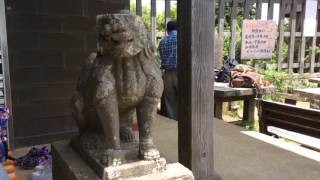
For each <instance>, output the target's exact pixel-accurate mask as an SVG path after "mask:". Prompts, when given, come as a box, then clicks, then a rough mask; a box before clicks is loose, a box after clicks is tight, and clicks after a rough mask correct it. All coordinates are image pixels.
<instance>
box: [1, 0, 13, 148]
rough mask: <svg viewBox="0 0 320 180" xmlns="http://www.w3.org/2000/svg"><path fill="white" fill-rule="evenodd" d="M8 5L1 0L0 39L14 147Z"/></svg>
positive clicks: (9, 130) (10, 144) (6, 100)
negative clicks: (7, 23)
mask: <svg viewBox="0 0 320 180" xmlns="http://www.w3.org/2000/svg"><path fill="white" fill-rule="evenodd" d="M5 11H6V6H5V3H4V0H0V40H1V42H0V43H1V45H0V46H1V52H2V70H3V71H2V72H3V81H4V99H5V105H6V107H7V108H9V110H10V113H11V115H10V119H9V122H8V132H9V133H8V138H9V147H10V149H13V148H14V142H13V140H14V133H13V131H14V129H13V121H14V120H13V116H14V114H13V112H12V97H11V83H10V82H11V81H10V71H9V52H8V42H7V25H6V12H5Z"/></svg>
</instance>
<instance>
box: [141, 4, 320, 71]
mask: <svg viewBox="0 0 320 180" xmlns="http://www.w3.org/2000/svg"><path fill="white" fill-rule="evenodd" d="M178 1H179V0H178ZM306 1H307V0H217V3H216V22H217V23H216V29H217V32H218V33H217V35H218V36H219V38H218V39H220V40H222V41H223V40H224V41H226V42H228V43H227V44H226V43H225V46H226V45H229V47H228V48H227V49H228V50H227V51H228V52H224V53H225V54H226V53H227V57H225V59H226V58H236V59H238V60H240V59H239V58H240V56H239V54H240V49H241V48H239V46H241V44H239V43H240V42H241V28H239V27H242V24H241V23H242V20H243V19H268V20H275V21H277V22H278V29H277V33H276V46H275V47H276V48H275V50H274V58H273V60H272V61H269V62H267V63H266V64H267V66H265V67H260V68H266V67H267V68H268V67H270V66H273V67H275V68H277V69H278V71H282V70H288V72H289V73H300V74H304V73H315V72H320V55H319V54H320V38H319V37H320V32H319V31H320V24H319V23H318V22H320V21H319V19H320V18H319V14H320V13H319V9H320V6H319V4H320V0H314V1H317V2H318V4H317V5H318V7H317V8H316V9H317V14H316V17H317V24H316V28H317V29H316V33H315V35H314V36H313V37H306V36H305V35H304V27H303V25H304V21H305V12H306V11H307V10H306V7H307V6H306ZM170 2H171V1H170V0H165V17H166V18H165V19H166V21H168V20H170V18H171V14H170V8H171V7H170ZM150 3H151V14H150V15H151V29H152V30H151V34H152V41H153V42H155V41H156V34H157V32H156V0H150ZM178 3H179V2H178ZM141 6H142V5H141V0H136V11H137V12H136V13H137V14H138V15H141V14H142V7H141ZM275 15H276V16H275ZM242 17H243V18H242ZM224 49H226V48H224ZM240 61H241V62H242V63H245V62H246V60H240ZM259 61H261V60H254V62H255V66H256V67H257V68H259V64H260V63H257V62H259Z"/></svg>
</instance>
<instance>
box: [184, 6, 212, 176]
mask: <svg viewBox="0 0 320 180" xmlns="http://www.w3.org/2000/svg"><path fill="white" fill-rule="evenodd" d="M214 9H215V0H183V1H178V24H179V31H178V36H179V37H178V44H179V47H178V57H179V59H178V79H179V116H178V119H179V133H178V134H179V138H178V139H179V162H180V163H182V164H183V165H185V166H187V167H188V168H190V169H191V170H192V172H193V173H194V176H195V178H196V179H202V178H209V177H210V179H211V178H214V177H215V176H216V175H215V173H214V167H213V164H214V159H213V118H214V111H213V109H214V107H213V106H214V94H213V93H214V92H213V83H214V78H213V62H214V53H213V48H214V41H213V38H214V37H213V36H214V31H213V29H214V21H213V19H214ZM215 179H216V178H215Z"/></svg>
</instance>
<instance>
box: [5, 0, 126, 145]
mask: <svg viewBox="0 0 320 180" xmlns="http://www.w3.org/2000/svg"><path fill="white" fill-rule="evenodd" d="M5 3H6V15H7V32H8V46H9V58H10V59H9V60H10V74H11V86H12V99H13V110H12V111H13V118H14V144H15V145H16V147H21V146H26V145H32V144H40V143H48V142H50V141H53V140H57V139H60V138H63V137H66V136H69V135H71V134H74V132H76V130H77V128H76V126H75V122H74V120H73V119H72V117H71V113H70V108H69V104H70V98H71V96H72V92H73V90H74V89H75V82H76V80H77V77H78V75H79V73H80V68H81V66H82V64H83V62H84V60H85V58H86V56H88V55H89V53H90V52H92V51H94V50H95V47H96V35H95V16H96V15H97V14H102V13H110V12H117V11H119V10H120V9H124V8H126V7H128V6H129V0H5Z"/></svg>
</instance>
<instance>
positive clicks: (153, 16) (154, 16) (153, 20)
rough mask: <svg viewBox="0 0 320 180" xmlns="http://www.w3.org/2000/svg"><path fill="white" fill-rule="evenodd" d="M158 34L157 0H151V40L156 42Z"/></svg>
mask: <svg viewBox="0 0 320 180" xmlns="http://www.w3.org/2000/svg"><path fill="white" fill-rule="evenodd" d="M156 36H157V1H156V0H151V41H152V44H153V45H155V44H156V38H157V37H156Z"/></svg>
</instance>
